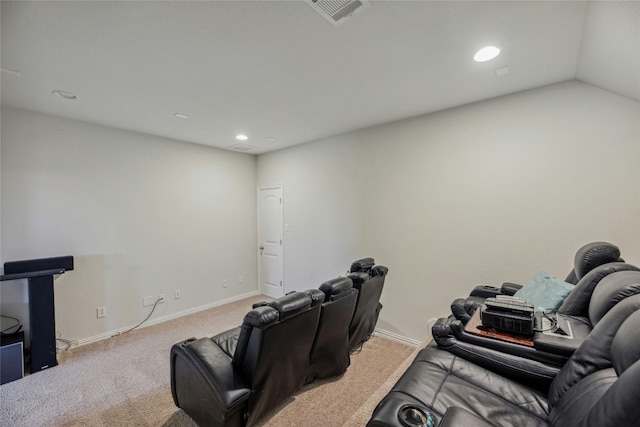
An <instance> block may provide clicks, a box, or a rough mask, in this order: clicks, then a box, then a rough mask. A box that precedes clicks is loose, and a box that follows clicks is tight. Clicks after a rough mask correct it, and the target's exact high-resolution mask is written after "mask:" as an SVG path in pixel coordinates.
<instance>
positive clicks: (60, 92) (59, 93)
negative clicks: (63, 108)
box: [51, 90, 78, 101]
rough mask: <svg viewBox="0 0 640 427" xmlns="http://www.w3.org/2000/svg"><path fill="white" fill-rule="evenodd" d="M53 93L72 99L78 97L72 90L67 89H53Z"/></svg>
mask: <svg viewBox="0 0 640 427" xmlns="http://www.w3.org/2000/svg"><path fill="white" fill-rule="evenodd" d="M51 93H52V94H54V95H56V96H59V97H60V98H64V99H70V100H72V101H75V100H76V99H78V95H76V94H75V93H72V92H67V91H66V90H52V91H51Z"/></svg>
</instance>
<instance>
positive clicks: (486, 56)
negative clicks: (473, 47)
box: [473, 46, 500, 62]
mask: <svg viewBox="0 0 640 427" xmlns="http://www.w3.org/2000/svg"><path fill="white" fill-rule="evenodd" d="M499 53H500V49H498V48H497V47H495V46H486V47H483V48H482V49H480V50H479V51H478V52H476V54H475V55H473V59H474V60H475V61H476V62H485V61H490V60H492V59H493V58H495V57H496V56H498V54H499Z"/></svg>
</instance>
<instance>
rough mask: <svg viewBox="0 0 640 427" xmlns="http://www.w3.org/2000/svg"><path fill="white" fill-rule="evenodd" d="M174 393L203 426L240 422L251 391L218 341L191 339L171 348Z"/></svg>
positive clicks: (172, 388) (184, 407)
mask: <svg viewBox="0 0 640 427" xmlns="http://www.w3.org/2000/svg"><path fill="white" fill-rule="evenodd" d="M171 393H172V395H173V400H174V402H175V404H176V406H178V407H180V408H182V409H183V410H184V411H185V412H186V413H187V414H189V415H190V416H191V417H192V418H193V419H194V420H196V422H198V424H200V425H218V423H220V422H224V423H225V424H224V425H240V424H241V423H242V419H243V416H244V414H243V411H242V408H243V407H244V405H245V403H246V402H247V400H248V399H249V395H250V393H251V390H250V389H249V386H248V385H247V384H246V383H245V381H244V379H243V378H242V376H241V375H240V374H239V373H238V372H237V371H236V370H235V369H234V367H233V363H232V359H231V357H230V356H229V355H228V354H226V353H225V352H224V351H223V350H222V349H221V348H220V347H219V346H218V345H217V344H216V343H214V342H213V341H212V340H211V339H209V338H202V339H198V340H196V339H193V338H192V339H189V340H186V341H183V342H181V343H178V344H175V345H174V346H173V347H172V348H171Z"/></svg>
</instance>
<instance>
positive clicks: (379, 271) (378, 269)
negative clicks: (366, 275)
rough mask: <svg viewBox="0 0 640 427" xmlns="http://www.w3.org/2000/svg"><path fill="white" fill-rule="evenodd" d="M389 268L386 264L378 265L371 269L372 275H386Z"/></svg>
mask: <svg viewBox="0 0 640 427" xmlns="http://www.w3.org/2000/svg"><path fill="white" fill-rule="evenodd" d="M388 272H389V269H388V268H387V267H385V266H384V265H376V266H375V267H373V268H372V269H371V277H383V276H386V275H387V273H388Z"/></svg>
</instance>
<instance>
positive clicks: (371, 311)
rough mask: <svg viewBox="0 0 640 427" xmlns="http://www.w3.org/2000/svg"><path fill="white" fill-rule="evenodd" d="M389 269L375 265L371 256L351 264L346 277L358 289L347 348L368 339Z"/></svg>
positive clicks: (373, 326) (378, 309) (373, 325)
mask: <svg viewBox="0 0 640 427" xmlns="http://www.w3.org/2000/svg"><path fill="white" fill-rule="evenodd" d="M388 272H389V269H388V268H387V267H385V266H382V265H375V261H374V260H373V258H362V259H359V260H357V261H354V262H353V263H352V264H351V269H350V272H349V274H348V275H347V277H349V278H350V279H351V280H352V281H353V286H354V287H355V288H356V289H358V301H357V303H356V309H355V312H354V314H353V318H352V319H351V325H350V326H349V348H350V349H351V350H352V351H353V350H355V349H357V348H358V347H359V346H360V345H361V344H362V343H364V342H365V341H366V340H368V339H369V337H370V336H371V334H372V333H373V330H374V329H375V327H376V323H377V322H378V316H379V315H380V310H382V304H381V303H380V296H381V295H382V289H383V288H384V281H385V278H386V277H387V273H388Z"/></svg>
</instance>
